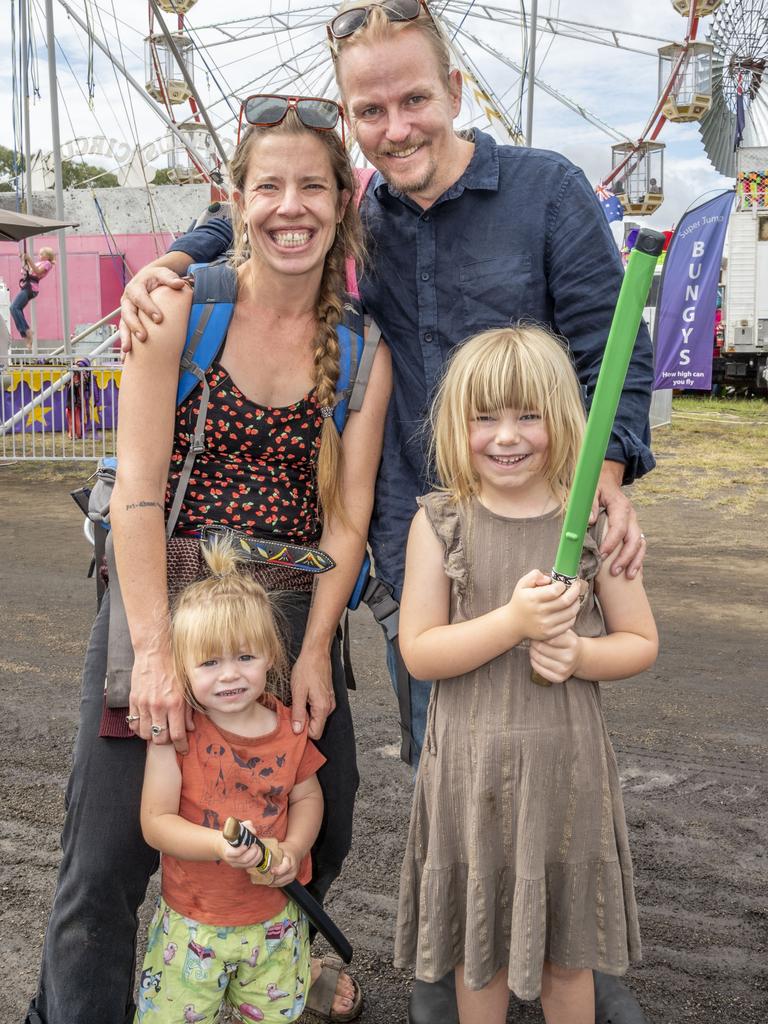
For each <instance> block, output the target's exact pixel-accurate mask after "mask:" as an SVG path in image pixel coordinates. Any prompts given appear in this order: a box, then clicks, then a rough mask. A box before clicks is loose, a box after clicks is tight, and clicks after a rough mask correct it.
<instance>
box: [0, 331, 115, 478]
mask: <svg viewBox="0 0 768 1024" xmlns="http://www.w3.org/2000/svg"><path fill="white" fill-rule="evenodd" d="M114 316H115V313H111V314H109V316H107V317H105V318H104V319H103V320H102V321H100V322H99V323H98V324H93V325H92V326H91V327H89V329H88V330H87V331H83V332H82V333H81V334H79V335H78V336H77V337H76V338H73V339H72V344H73V346H74V344H75V343H76V342H81V341H82V340H83V339H84V338H86V337H87V336H88V335H89V334H91V333H92V332H93V331H95V330H96V329H97V328H98V327H100V326H101V325H102V324H103V323H105V322H106V321H108V320H110V319H112V318H113V317H114ZM117 337H118V335H117V332H115V333H113V334H111V335H110V336H109V337H108V338H106V339H105V340H104V341H103V342H101V344H99V345H97V346H96V347H95V348H94V349H93V350H92V351H91V352H90V353H89V354H88V356H87V357H78V358H75V357H72V356H66V357H65V356H47V357H46V358H45V360H44V361H40V360H31V359H29V358H27V359H25V360H23V361H22V360H19V359H15V360H13V361H12V362H11V363H10V364H9V365H7V366H6V367H5V368H4V369H3V370H2V372H1V373H0V395H1V396H2V419H1V420H0V460H4V461H17V460H33V459H34V460H38V459H41V460H50V459H57V460H71V459H98V458H100V457H101V456H104V455H114V453H115V434H116V429H117V396H118V391H119V388H120V378H121V375H122V364H121V362H120V358H119V352H115V350H114V347H113V346H114V344H115V341H116V339H117Z"/></svg>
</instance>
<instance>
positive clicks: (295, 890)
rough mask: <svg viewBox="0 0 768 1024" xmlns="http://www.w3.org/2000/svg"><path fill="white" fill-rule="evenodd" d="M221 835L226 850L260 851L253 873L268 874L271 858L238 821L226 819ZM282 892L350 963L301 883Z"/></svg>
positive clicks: (346, 948)
mask: <svg viewBox="0 0 768 1024" xmlns="http://www.w3.org/2000/svg"><path fill="white" fill-rule="evenodd" d="M222 831H223V835H224V838H225V839H226V841H227V842H228V843H229V845H230V846H257V847H258V848H259V850H260V851H261V856H262V859H261V863H260V864H258V865H257V866H256V870H257V871H261V872H262V873H264V874H266V873H267V871H269V870H270V867H271V864H272V854H271V853H270V851H269V849H268V848H267V847H266V846H265V845H264V843H262V842H261V840H260V839H259V837H258V836H255V835H254V834H253V832H251V830H250V829H249V828H246V827H245V825H244V824H243V823H242V821H240V820H239V819H238V818H227V820H226V822H225V823H224V828H223V830H222ZM282 889H283V892H285V893H286V895H287V896H289V897H290V898H291V899H292V900H293V901H294V903H296V905H297V906H299V907H301V909H302V910H303V911H304V913H305V914H306V915H307V917H308V918H309V920H310V921H311V922H312V923H313V924H314V925H315V927H316V928H317V930H318V931H319V932H320V934H321V935H322V936H323V937H324V938H326V939H327V940H328V941H329V942H330V944H331V945H332V946H333V948H334V949H335V950H336V952H337V953H338V954H339V956H340V957H341V959H342V960H343V961H344V963H345V964H348V963H349V962H350V960H351V959H352V946H351V945H350V943H349V940H348V939H347V937H346V936H345V935H344V933H343V932H342V931H341V929H340V928H338V927H337V926H336V925H335V924H334V923H333V921H332V920H331V919H330V917H329V916H328V915H327V914H326V912H325V911H324V910H323V908H322V907H321V906H320V904H319V903H318V902H317V900H316V899H315V898H314V896H312V895H311V894H310V893H309V892H307V890H306V889H305V888H304V886H303V885H302V884H301V882H297V881H293V882H288V884H287V885H284V886H283V887H282Z"/></svg>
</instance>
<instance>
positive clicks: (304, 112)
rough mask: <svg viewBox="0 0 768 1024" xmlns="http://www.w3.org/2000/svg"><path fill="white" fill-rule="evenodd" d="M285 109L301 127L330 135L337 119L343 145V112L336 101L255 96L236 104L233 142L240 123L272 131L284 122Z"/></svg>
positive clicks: (238, 134)
mask: <svg viewBox="0 0 768 1024" xmlns="http://www.w3.org/2000/svg"><path fill="white" fill-rule="evenodd" d="M289 110H295V111H296V116H297V117H298V119H299V120H300V121H301V123H302V124H303V125H304V127H305V128H311V129H312V130H313V131H316V132H332V131H333V130H334V128H335V127H336V125H337V124H338V123H339V120H341V140H342V142H344V110H343V108H342V106H341V104H340V103H337V102H336V100H328V99H324V98H322V97H315V96H272V95H267V94H261V93H260V94H258V95H256V96H249V97H248V98H247V99H244V100H243V102H242V103H241V104H240V119H239V121H238V123H237V141H238V142H239V141H240V132H241V129H242V125H243V121H247V123H248V124H250V125H253V127H254V128H273V127H274V126H275V125H278V124H280V123H281V122H282V121H284V120H285V116H286V114H287V113H288V111H289Z"/></svg>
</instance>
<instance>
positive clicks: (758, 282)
mask: <svg viewBox="0 0 768 1024" xmlns="http://www.w3.org/2000/svg"><path fill="white" fill-rule="evenodd" d="M737 173H738V178H737V185H738V188H737V205H736V208H735V210H734V212H733V213H732V214H731V220H730V224H729V226H728V240H727V243H726V245H727V250H726V251H727V253H728V259H727V266H726V270H725V303H724V308H723V322H724V324H725V331H724V337H723V339H722V347H721V351H720V355H719V357H716V358H715V361H714V365H713V374H712V383H713V384H715V385H719V386H720V387H721V388H723V389H725V390H732V391H735V392H741V393H745V394H753V395H762V396H766V395H768V146H753V147H743V148H741V149H740V150H739V151H738V153H737Z"/></svg>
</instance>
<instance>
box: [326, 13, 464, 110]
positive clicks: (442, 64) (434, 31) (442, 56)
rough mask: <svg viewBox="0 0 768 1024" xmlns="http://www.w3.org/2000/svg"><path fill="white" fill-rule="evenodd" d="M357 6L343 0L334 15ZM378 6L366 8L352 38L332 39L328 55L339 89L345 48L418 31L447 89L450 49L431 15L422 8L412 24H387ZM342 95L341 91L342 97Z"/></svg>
mask: <svg viewBox="0 0 768 1024" xmlns="http://www.w3.org/2000/svg"><path fill="white" fill-rule="evenodd" d="M384 2H386V0H384ZM359 6H360V3H359V0H344V3H342V4H340V5H339V8H338V11H337V13H338V14H343V13H344V11H346V10H348V9H349V8H351V7H359ZM381 6H382V5H381V4H372V5H371V6H370V7H369V9H368V17H367V18H366V21H365V24H364V25H362V26H361V27H360V28H359V29H357V31H356V32H353V33H352V35H351V36H347V37H346V39H334V40H333V41H332V42H331V52H332V54H333V56H334V61H335V64H336V78H337V80H338V83H339V87H340V88H341V87H342V83H341V67H340V59H341V54H342V53H343V52H344V50H345V49H347V48H348V47H350V46H353V45H354V44H355V43H380V42H386V41H387V40H388V39H395V38H397V34H398V33H399V32H409V31H412V32H418V33H419V34H420V35H422V36H423V37H424V38H425V39H426V40H427V42H428V43H429V45H430V47H431V48H432V52H433V53H434V55H435V58H436V60H437V66H438V68H439V72H440V80H441V81H442V83H443V85H444V86H445V87H446V89H448V88H450V83H451V49H450V46H449V44H448V40H447V39H446V37H445V36H444V35H443V33H442V32H441V30H440V27H439V26H438V24H437V22H436V21H435V20H434V19H433V16H432V15H429V14H427V12H426V11H425V10H424V9H423V8H422V9H421V10H420V11H419V16H418V18H415V19H414V20H413V21H390V20H389V18H388V17H387V16H386V14H385V13H384V11H383V10H382V9H381ZM343 92H344V90H343V88H342V95H343Z"/></svg>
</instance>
